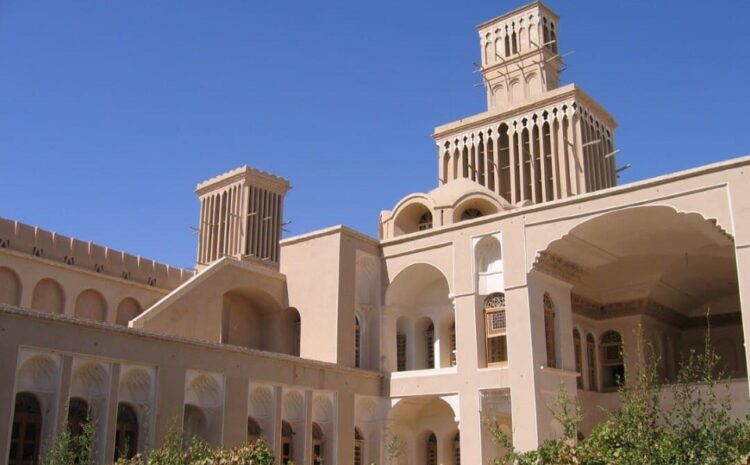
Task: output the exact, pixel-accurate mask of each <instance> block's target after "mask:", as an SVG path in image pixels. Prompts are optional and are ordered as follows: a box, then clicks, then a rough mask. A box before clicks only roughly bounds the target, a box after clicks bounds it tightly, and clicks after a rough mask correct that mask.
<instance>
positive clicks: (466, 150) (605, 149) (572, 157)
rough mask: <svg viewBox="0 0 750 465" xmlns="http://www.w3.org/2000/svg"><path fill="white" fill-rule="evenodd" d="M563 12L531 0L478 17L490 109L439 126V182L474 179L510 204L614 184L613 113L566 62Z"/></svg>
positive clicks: (570, 194)
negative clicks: (566, 78)
mask: <svg viewBox="0 0 750 465" xmlns="http://www.w3.org/2000/svg"><path fill="white" fill-rule="evenodd" d="M558 21H559V18H558V16H557V14H556V13H555V12H553V11H552V10H551V9H550V8H548V7H547V6H545V5H544V4H542V3H541V2H534V3H530V4H528V5H526V6H523V7H521V8H518V9H516V10H513V11H511V12H509V13H507V14H504V15H502V16H498V17H497V18H494V19H491V20H489V21H486V22H484V23H482V24H480V25H479V26H478V27H477V30H478V33H479V42H480V51H481V64H478V67H479V69H478V71H479V72H480V73H481V76H482V82H483V84H484V87H485V89H486V91H487V111H486V112H484V113H480V114H478V115H474V116H470V117H467V118H463V119H461V120H459V121H455V122H453V123H449V124H445V125H442V126H439V127H437V128H435V133H434V134H433V137H434V138H435V142H436V143H437V145H438V154H439V167H438V178H439V184H440V185H443V184H448V183H451V182H452V181H454V180H457V179H469V180H471V181H474V182H476V183H478V184H480V185H482V186H484V187H486V188H488V189H489V190H491V191H493V192H495V193H496V194H497V195H499V196H500V197H502V198H503V199H505V201H507V202H508V203H509V204H511V205H526V204H535V203H543V202H548V201H552V200H557V199H561V198H566V197H570V196H574V195H578V194H583V193H586V192H592V191H596V190H600V189H606V188H609V187H612V186H615V185H616V184H617V169H616V166H615V154H616V153H617V151H616V150H615V149H614V130H615V128H616V126H617V123H616V122H615V120H614V119H613V118H612V116H610V114H609V113H608V112H607V111H606V110H605V109H604V108H603V107H602V106H600V105H599V104H598V103H597V102H596V101H595V100H594V99H592V98H591V97H589V96H588V95H587V94H586V93H584V92H583V91H582V90H581V89H580V88H579V87H578V86H576V85H575V84H568V85H565V86H562V87H561V86H560V85H559V82H560V73H561V72H562V71H563V70H564V69H565V65H564V63H563V58H564V57H565V56H566V55H567V54H569V53H564V52H563V51H562V49H561V47H560V42H559V40H560V35H559V28H558V25H559V24H558Z"/></svg>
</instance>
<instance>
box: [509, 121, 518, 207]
mask: <svg viewBox="0 0 750 465" xmlns="http://www.w3.org/2000/svg"><path fill="white" fill-rule="evenodd" d="M515 135H516V133H515V130H514V129H513V128H512V127H509V128H508V151H509V154H510V166H509V167H508V168H509V169H510V203H512V204H516V203H518V202H519V201H520V199H518V198H517V196H516V191H517V189H518V179H516V158H517V155H516V144H515V143H514V141H513V139H514V138H515V137H514V136H515ZM519 138H520V136H519Z"/></svg>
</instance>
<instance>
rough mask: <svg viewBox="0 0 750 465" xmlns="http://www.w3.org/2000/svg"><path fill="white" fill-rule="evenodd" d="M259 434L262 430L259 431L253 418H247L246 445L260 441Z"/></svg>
mask: <svg viewBox="0 0 750 465" xmlns="http://www.w3.org/2000/svg"><path fill="white" fill-rule="evenodd" d="M261 434H263V430H261V428H260V425H259V424H258V422H257V421H256V420H255V418H253V417H247V443H248V444H253V443H254V442H255V441H257V440H258V439H260V436H261Z"/></svg>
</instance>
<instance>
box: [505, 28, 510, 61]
mask: <svg viewBox="0 0 750 465" xmlns="http://www.w3.org/2000/svg"><path fill="white" fill-rule="evenodd" d="M505 56H506V57H509V56H510V36H509V35H508V28H507V27H506V28H505Z"/></svg>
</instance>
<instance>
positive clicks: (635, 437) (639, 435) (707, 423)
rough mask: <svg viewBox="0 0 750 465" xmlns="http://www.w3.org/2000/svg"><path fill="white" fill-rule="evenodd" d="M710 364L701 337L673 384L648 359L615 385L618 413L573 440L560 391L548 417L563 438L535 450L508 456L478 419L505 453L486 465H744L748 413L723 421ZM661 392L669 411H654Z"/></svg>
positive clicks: (506, 440)
mask: <svg viewBox="0 0 750 465" xmlns="http://www.w3.org/2000/svg"><path fill="white" fill-rule="evenodd" d="M652 353H653V351H652ZM718 361H719V358H718V356H717V355H716V353H715V352H714V351H713V349H712V346H711V344H710V339H709V337H708V336H707V337H706V340H705V347H704V351H703V353H696V352H695V351H691V352H690V353H689V354H688V356H687V357H686V359H685V360H683V361H682V363H681V364H680V368H679V371H678V376H677V380H676V382H675V383H672V384H671V385H669V386H664V385H662V384H660V380H659V379H658V369H657V367H658V362H659V361H658V359H656V358H654V357H649V358H648V360H647V362H646V363H645V364H643V365H642V366H639V367H638V368H637V370H636V372H635V376H634V380H632V381H630V382H629V383H626V384H625V385H622V386H620V388H619V392H620V395H621V396H622V404H621V405H620V407H619V408H617V409H616V410H614V411H612V412H609V414H608V419H607V420H606V421H605V422H603V423H601V424H599V425H597V426H596V427H595V428H594V430H593V431H592V433H591V435H590V436H589V437H588V438H586V439H584V440H578V439H577V436H578V425H579V423H580V420H581V416H580V408H579V406H578V404H577V403H576V402H575V401H573V400H572V399H570V398H569V397H568V395H567V391H566V390H565V389H564V387H562V386H561V389H560V394H559V395H558V397H557V402H556V403H555V405H554V406H553V407H552V413H553V415H554V417H555V418H556V419H557V421H559V422H560V423H561V425H562V426H563V431H564V434H563V437H562V438H560V439H557V440H552V441H545V442H543V443H542V444H541V445H540V446H539V448H538V449H537V450H535V451H531V452H526V453H519V452H517V451H515V450H514V449H513V445H512V441H511V438H510V437H509V436H508V435H507V434H505V433H504V432H503V431H502V430H501V429H500V427H499V424H498V423H497V422H496V421H495V420H494V419H486V420H484V425H485V427H486V428H488V430H489V432H490V433H491V434H492V436H493V439H494V440H495V442H496V443H497V444H499V445H500V446H501V447H503V448H505V449H506V450H508V451H509V453H508V454H507V455H506V456H504V457H499V458H497V459H495V460H494V461H493V465H511V464H516V465H532V464H533V465H573V464H575V465H740V464H741V465H748V457H750V415H748V416H745V417H744V418H740V419H733V418H732V416H731V415H730V412H731V401H730V397H729V379H728V378H726V377H724V376H723V375H722V374H721V373H719V374H718V375H717V374H716V367H717V363H718ZM626 362H627V361H626ZM665 392H669V393H670V394H671V395H672V397H673V399H674V401H673V404H672V406H671V407H670V408H663V407H662V396H663V394H664V393H665ZM722 393H723V394H722Z"/></svg>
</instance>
